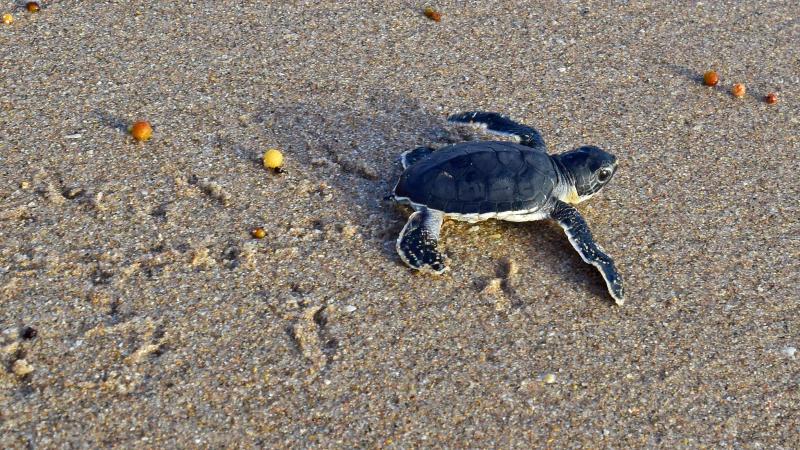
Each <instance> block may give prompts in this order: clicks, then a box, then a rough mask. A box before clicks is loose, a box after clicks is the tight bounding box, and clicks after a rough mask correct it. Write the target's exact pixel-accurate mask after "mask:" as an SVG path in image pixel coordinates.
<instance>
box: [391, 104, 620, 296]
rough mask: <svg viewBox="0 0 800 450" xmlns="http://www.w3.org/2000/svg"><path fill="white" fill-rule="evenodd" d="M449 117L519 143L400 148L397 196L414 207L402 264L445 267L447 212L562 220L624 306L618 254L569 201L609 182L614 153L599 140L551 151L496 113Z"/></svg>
mask: <svg viewBox="0 0 800 450" xmlns="http://www.w3.org/2000/svg"><path fill="white" fill-rule="evenodd" d="M448 121H449V122H451V123H456V124H473V125H478V126H482V127H485V128H486V130H487V131H489V132H492V133H495V134H500V135H506V136H513V137H515V138H516V139H517V140H518V143H514V142H506V141H472V142H462V143H459V144H454V145H449V146H446V147H443V148H441V149H439V150H434V149H432V148H430V147H419V148H417V149H414V150H410V151H407V152H405V153H403V155H402V156H401V162H402V164H403V169H404V171H403V174H402V175H401V176H400V180H399V181H398V182H397V185H396V186H395V188H394V194H393V197H394V200H395V201H397V202H399V203H402V204H407V205H410V206H411V207H412V208H414V210H415V212H414V213H412V214H411V216H410V217H409V218H408V222H407V223H406V225H405V226H404V227H403V231H401V232H400V237H399V238H398V239H397V252H398V253H399V254H400V258H401V259H402V260H403V262H404V263H406V264H407V265H409V266H410V267H412V268H414V269H418V270H424V271H431V272H434V273H442V272H444V271H445V269H446V268H447V267H446V266H445V258H444V255H443V254H442V253H441V252H440V251H439V245H438V244H439V230H440V229H441V227H442V221H443V220H444V219H445V218H451V219H455V220H462V221H467V222H478V221H481V220H486V219H499V220H507V221H512V222H528V221H533V220H541V219H546V218H550V219H553V220H555V221H556V222H558V224H559V225H561V228H563V229H564V231H565V232H566V234H567V237H568V238H569V241H570V243H571V244H572V246H573V247H574V248H575V250H577V252H578V253H579V254H580V256H581V258H582V259H583V260H584V261H585V262H587V263H589V264H592V265H593V266H595V267H597V269H598V270H599V271H600V273H601V274H602V275H603V279H605V282H606V285H607V287H608V292H609V293H611V296H612V297H613V298H614V300H615V301H616V303H617V304H618V305H621V304H622V303H623V302H624V290H623V286H622V277H621V276H620V275H619V273H618V272H617V269H616V267H615V266H614V260H613V259H612V258H611V257H610V256H608V255H607V254H606V252H605V251H604V250H603V248H602V247H600V245H599V244H597V243H595V241H594V238H593V237H592V233H591V232H590V231H589V226H588V225H587V224H586V221H585V220H584V219H583V217H581V215H580V213H579V212H578V210H577V209H575V207H573V206H572V205H573V204H576V203H580V202H582V201H584V200H588V199H589V198H591V197H592V196H593V195H594V194H596V193H597V192H598V191H599V190H600V189H602V188H603V186H605V185H606V184H608V182H609V181H610V180H611V178H612V177H613V176H614V173H615V171H616V169H617V158H616V157H614V156H613V155H611V154H610V153H607V152H605V151H603V150H601V149H599V148H598V147H594V146H583V147H579V148H577V149H575V150H571V151H568V152H565V153H561V154H558V155H549V154H548V153H547V151H546V149H545V143H544V140H543V139H542V136H541V135H540V134H539V132H538V131H536V130H535V129H533V128H531V127H528V126H525V125H522V124H519V123H516V122H514V121H512V120H511V119H509V118H507V117H504V116H502V115H500V114H496V113H491V112H482V111H473V112H466V113H462V114H455V115H453V116H450V117H449V118H448Z"/></svg>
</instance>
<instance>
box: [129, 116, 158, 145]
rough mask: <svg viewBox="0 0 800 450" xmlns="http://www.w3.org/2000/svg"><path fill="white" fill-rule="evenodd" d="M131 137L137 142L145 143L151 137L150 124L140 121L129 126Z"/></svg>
mask: <svg viewBox="0 0 800 450" xmlns="http://www.w3.org/2000/svg"><path fill="white" fill-rule="evenodd" d="M131 136H133V138H134V139H136V140H137V141H146V140H148V139H150V138H151V137H153V127H151V126H150V122H147V121H146V120H140V121H139V122H136V123H134V124H133V126H131Z"/></svg>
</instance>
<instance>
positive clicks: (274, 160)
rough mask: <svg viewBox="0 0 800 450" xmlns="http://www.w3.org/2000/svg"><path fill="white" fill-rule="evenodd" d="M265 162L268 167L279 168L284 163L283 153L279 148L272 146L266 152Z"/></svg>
mask: <svg viewBox="0 0 800 450" xmlns="http://www.w3.org/2000/svg"><path fill="white" fill-rule="evenodd" d="M263 162H264V167H266V168H267V169H279V168H280V167H281V166H282V165H283V153H281V151H280V150H278V149H275V148H271V149H269V150H267V151H266V153H264V158H263Z"/></svg>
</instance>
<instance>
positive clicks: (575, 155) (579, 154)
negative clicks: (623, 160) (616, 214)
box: [554, 145, 617, 203]
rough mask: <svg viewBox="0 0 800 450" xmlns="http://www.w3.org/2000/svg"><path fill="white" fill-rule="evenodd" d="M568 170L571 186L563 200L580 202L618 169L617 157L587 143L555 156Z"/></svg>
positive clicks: (604, 183)
mask: <svg viewBox="0 0 800 450" xmlns="http://www.w3.org/2000/svg"><path fill="white" fill-rule="evenodd" d="M554 157H555V158H556V159H557V160H558V161H559V162H560V163H561V166H562V167H563V168H564V170H565V171H566V175H567V179H568V180H569V182H570V184H571V186H569V188H568V189H564V191H565V194H563V197H564V198H562V199H561V200H563V201H565V202H567V203H580V202H582V201H584V200H588V199H590V198H591V197H592V196H593V195H594V194H596V193H597V192H598V191H600V189H602V188H603V186H605V185H606V184H608V182H609V181H611V178H613V177H614V173H615V172H616V171H617V158H616V157H615V156H614V155H612V154H611V153H608V152H606V151H603V150H601V149H600V148H599V147H595V146H593V145H586V146H583V147H578V148H576V149H575V150H570V151H568V152H565V153H562V154H560V155H556V156H554Z"/></svg>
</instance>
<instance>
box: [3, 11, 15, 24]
mask: <svg viewBox="0 0 800 450" xmlns="http://www.w3.org/2000/svg"><path fill="white" fill-rule="evenodd" d="M3 23H4V24H6V25H11V24H12V23H14V16H12V15H11V14H9V13H5V14H3Z"/></svg>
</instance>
